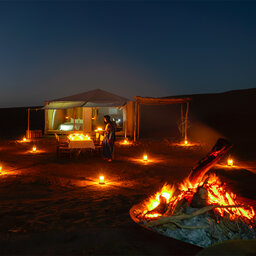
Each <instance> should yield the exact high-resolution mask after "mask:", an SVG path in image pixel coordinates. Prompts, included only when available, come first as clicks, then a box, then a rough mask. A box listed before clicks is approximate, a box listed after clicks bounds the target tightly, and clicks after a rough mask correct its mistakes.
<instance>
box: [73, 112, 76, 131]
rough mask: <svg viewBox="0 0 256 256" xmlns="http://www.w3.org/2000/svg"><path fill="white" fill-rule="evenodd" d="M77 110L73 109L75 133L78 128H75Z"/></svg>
mask: <svg viewBox="0 0 256 256" xmlns="http://www.w3.org/2000/svg"><path fill="white" fill-rule="evenodd" d="M75 118H76V108H73V119H74V123H73V131H75V130H76V127H75V125H76V119H75Z"/></svg>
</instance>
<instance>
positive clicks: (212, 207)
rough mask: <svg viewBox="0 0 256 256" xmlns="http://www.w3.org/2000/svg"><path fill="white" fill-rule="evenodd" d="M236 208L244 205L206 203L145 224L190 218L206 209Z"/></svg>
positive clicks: (157, 223)
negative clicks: (195, 208)
mask: <svg viewBox="0 0 256 256" xmlns="http://www.w3.org/2000/svg"><path fill="white" fill-rule="evenodd" d="M234 207H235V208H238V207H244V206H243V205H208V206H205V207H203V208H201V209H199V210H197V211H194V212H192V213H191V214H186V213H184V214H180V215H172V216H170V217H164V216H162V217H160V218H159V219H158V220H155V221H151V222H149V223H148V224H147V226H148V227H153V226H158V225H162V224H165V223H168V222H172V221H176V220H184V219H191V218H193V217H195V216H198V215H201V214H204V213H206V212H208V211H211V210H213V209H215V208H234Z"/></svg>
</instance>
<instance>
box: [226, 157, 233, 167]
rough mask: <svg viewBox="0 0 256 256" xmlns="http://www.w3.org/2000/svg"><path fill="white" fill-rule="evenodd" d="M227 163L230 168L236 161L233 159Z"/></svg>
mask: <svg viewBox="0 0 256 256" xmlns="http://www.w3.org/2000/svg"><path fill="white" fill-rule="evenodd" d="M227 163H228V166H233V164H234V161H233V159H231V158H229V159H228V162H227Z"/></svg>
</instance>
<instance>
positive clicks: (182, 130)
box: [180, 103, 184, 138]
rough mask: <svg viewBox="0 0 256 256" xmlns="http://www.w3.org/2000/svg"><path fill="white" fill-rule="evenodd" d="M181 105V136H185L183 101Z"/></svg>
mask: <svg viewBox="0 0 256 256" xmlns="http://www.w3.org/2000/svg"><path fill="white" fill-rule="evenodd" d="M180 105H181V119H180V120H181V137H182V138H183V137H184V114H183V103H181V104H180Z"/></svg>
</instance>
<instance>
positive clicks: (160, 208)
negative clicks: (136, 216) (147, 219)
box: [146, 195, 167, 216]
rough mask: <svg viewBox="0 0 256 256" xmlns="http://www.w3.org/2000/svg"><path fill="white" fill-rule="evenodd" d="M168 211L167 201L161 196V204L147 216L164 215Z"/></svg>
mask: <svg viewBox="0 0 256 256" xmlns="http://www.w3.org/2000/svg"><path fill="white" fill-rule="evenodd" d="M166 210H167V199H166V198H165V197H163V196H161V195H160V204H159V205H158V206H157V207H156V208H154V209H153V210H151V211H148V212H147V213H146V215H151V216H153V215H154V214H161V215H162V214H164V213H165V212H166Z"/></svg>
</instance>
